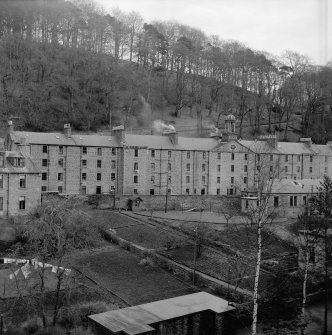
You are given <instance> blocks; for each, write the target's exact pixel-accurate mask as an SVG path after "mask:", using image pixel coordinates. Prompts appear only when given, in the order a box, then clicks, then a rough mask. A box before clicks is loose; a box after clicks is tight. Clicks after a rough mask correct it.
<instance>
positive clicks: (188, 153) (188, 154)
mask: <svg viewBox="0 0 332 335" xmlns="http://www.w3.org/2000/svg"><path fill="white" fill-rule="evenodd" d="M187 159H190V151H187Z"/></svg>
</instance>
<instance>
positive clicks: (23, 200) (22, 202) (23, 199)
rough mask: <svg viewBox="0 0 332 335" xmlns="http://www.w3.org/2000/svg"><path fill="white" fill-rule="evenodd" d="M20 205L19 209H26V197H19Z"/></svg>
mask: <svg viewBox="0 0 332 335" xmlns="http://www.w3.org/2000/svg"><path fill="white" fill-rule="evenodd" d="M18 207H19V209H25V197H19V198H18Z"/></svg>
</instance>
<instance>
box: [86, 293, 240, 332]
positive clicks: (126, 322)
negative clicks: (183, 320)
mask: <svg viewBox="0 0 332 335" xmlns="http://www.w3.org/2000/svg"><path fill="white" fill-rule="evenodd" d="M233 309H234V307H232V306H229V305H228V303H227V301H226V300H224V299H221V298H218V297H216V296H214V295H212V294H209V293H206V292H199V293H194V294H188V295H184V296H180V297H176V298H171V299H165V300H159V301H155V302H151V303H148V304H144V305H139V306H133V307H127V308H123V309H119V310H115V311H109V312H105V313H100V314H94V315H90V316H89V318H90V319H91V320H93V321H95V322H96V323H98V324H100V325H102V326H103V327H105V328H106V329H108V330H110V331H111V332H113V333H116V334H117V333H118V332H119V333H120V332H121V334H122V333H123V334H145V333H146V332H148V331H153V330H155V329H154V328H152V327H150V326H149V325H150V324H154V323H158V322H163V321H166V320H171V319H175V318H179V317H183V316H185V315H189V314H194V313H199V312H203V311H207V310H210V311H213V312H215V313H217V314H220V313H224V312H228V311H231V310H233Z"/></svg>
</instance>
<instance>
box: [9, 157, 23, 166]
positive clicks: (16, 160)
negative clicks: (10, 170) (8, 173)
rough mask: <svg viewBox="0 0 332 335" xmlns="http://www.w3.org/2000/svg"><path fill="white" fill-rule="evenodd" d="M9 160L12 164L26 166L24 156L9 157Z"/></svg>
mask: <svg viewBox="0 0 332 335" xmlns="http://www.w3.org/2000/svg"><path fill="white" fill-rule="evenodd" d="M8 161H9V163H10V164H11V165H12V166H16V167H24V166H25V161H24V158H23V157H8Z"/></svg>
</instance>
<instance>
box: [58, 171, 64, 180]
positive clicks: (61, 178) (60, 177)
mask: <svg viewBox="0 0 332 335" xmlns="http://www.w3.org/2000/svg"><path fill="white" fill-rule="evenodd" d="M58 180H59V181H62V180H63V174H62V173H58Z"/></svg>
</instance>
